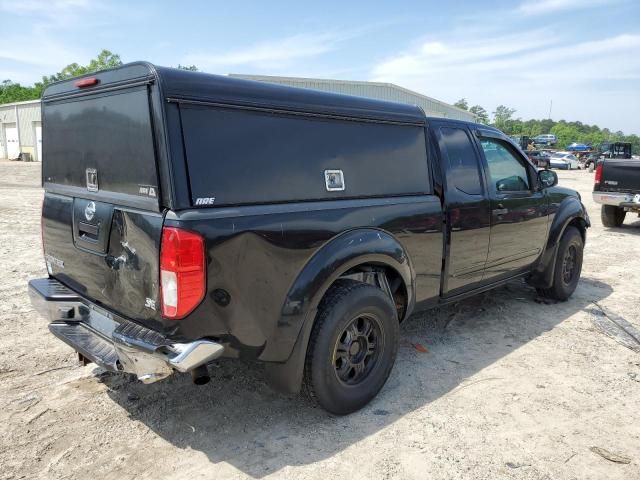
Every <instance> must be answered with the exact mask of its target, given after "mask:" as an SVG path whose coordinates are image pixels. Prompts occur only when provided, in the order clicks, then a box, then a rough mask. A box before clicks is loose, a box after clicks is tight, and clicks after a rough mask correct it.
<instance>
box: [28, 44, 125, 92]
mask: <svg viewBox="0 0 640 480" xmlns="http://www.w3.org/2000/svg"><path fill="white" fill-rule="evenodd" d="M120 65H122V60H121V59H120V55H118V54H117V53H113V52H110V51H109V50H102V51H101V52H100V53H99V54H98V56H97V57H96V58H93V59H91V61H90V62H89V63H88V64H87V65H78V64H77V63H71V64H69V65H67V66H66V67H64V68H63V69H62V70H60V71H59V72H58V73H54V74H53V75H49V76H48V77H47V76H45V77H42V82H41V83H42V84H43V85H45V86H46V85H48V84H49V83H52V82H58V81H60V80H66V79H67V78H72V77H77V76H78V75H85V74H87V73H93V72H99V71H100V70H108V69H110V68H115V67H119V66H120ZM37 85H38V84H37V83H36V86H37Z"/></svg>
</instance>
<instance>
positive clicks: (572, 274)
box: [538, 227, 584, 301]
mask: <svg viewBox="0 0 640 480" xmlns="http://www.w3.org/2000/svg"><path fill="white" fill-rule="evenodd" d="M583 250H584V241H583V240H582V235H580V232H579V231H578V229H577V228H575V227H567V229H566V230H565V232H564V234H563V235H562V240H560V245H559V246H558V254H557V256H556V263H555V265H554V266H553V268H554V272H553V284H552V285H551V288H539V289H538V295H540V296H541V297H545V298H552V299H554V300H560V301H564V300H567V299H568V298H569V297H570V296H571V295H572V294H573V292H574V291H575V289H576V287H577V286H578V281H579V280H580V273H581V272H582V254H583Z"/></svg>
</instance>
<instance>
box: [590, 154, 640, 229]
mask: <svg viewBox="0 0 640 480" xmlns="http://www.w3.org/2000/svg"><path fill="white" fill-rule="evenodd" d="M601 151H602V153H603V155H602V156H601V159H600V160H599V161H598V164H597V166H596V175H595V179H594V186H593V200H594V201H595V202H596V203H599V204H601V205H602V209H601V214H600V215H601V219H602V224H603V225H604V226H605V227H619V226H621V225H622V223H623V222H624V219H625V217H626V215H627V212H635V213H637V214H638V215H640V160H637V159H635V158H632V153H631V144H629V143H607V144H603V145H602V146H601ZM607 155H609V156H607ZM614 155H617V156H614Z"/></svg>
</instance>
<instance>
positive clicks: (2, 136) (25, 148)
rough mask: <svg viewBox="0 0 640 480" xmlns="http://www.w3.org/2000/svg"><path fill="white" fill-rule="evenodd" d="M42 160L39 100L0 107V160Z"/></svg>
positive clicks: (6, 104)
mask: <svg viewBox="0 0 640 480" xmlns="http://www.w3.org/2000/svg"><path fill="white" fill-rule="evenodd" d="M21 153H23V154H27V156H29V158H30V159H31V160H34V161H37V162H39V161H41V160H42V121H41V112H40V100H31V101H28V102H17V103H5V104H2V105H0V158H10V159H15V158H18V156H19V155H20V154H21Z"/></svg>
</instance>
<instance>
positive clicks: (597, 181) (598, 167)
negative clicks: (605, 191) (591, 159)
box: [593, 163, 602, 185]
mask: <svg viewBox="0 0 640 480" xmlns="http://www.w3.org/2000/svg"><path fill="white" fill-rule="evenodd" d="M593 181H594V182H595V184H596V185H600V182H601V181H602V163H598V164H596V176H595V177H594V179H593Z"/></svg>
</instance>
